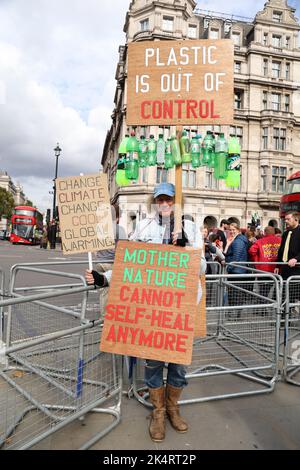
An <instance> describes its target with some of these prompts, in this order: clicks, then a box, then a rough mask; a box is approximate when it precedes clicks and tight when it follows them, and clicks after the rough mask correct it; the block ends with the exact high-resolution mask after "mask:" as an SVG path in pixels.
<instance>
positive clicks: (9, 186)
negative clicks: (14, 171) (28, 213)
mask: <svg viewBox="0 0 300 470" xmlns="http://www.w3.org/2000/svg"><path fill="white" fill-rule="evenodd" d="M0 188H3V189H5V190H6V191H7V192H8V193H10V194H11V195H12V196H13V198H14V200H15V205H16V206H21V205H24V204H25V201H26V197H25V195H24V193H23V188H22V186H21V185H20V183H17V184H15V183H14V182H13V181H12V179H11V177H10V176H9V175H8V174H7V172H6V171H1V170H0ZM5 229H7V219H6V218H5V217H2V219H0V230H5Z"/></svg>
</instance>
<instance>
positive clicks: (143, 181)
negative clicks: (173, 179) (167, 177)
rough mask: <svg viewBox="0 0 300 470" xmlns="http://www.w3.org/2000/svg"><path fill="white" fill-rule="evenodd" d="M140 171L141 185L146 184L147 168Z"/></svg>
mask: <svg viewBox="0 0 300 470" xmlns="http://www.w3.org/2000/svg"><path fill="white" fill-rule="evenodd" d="M141 170H142V183H148V168H141Z"/></svg>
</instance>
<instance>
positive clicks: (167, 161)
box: [165, 138, 174, 170]
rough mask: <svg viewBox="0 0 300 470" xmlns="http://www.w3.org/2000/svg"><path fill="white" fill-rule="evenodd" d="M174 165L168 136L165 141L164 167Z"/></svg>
mask: <svg viewBox="0 0 300 470" xmlns="http://www.w3.org/2000/svg"><path fill="white" fill-rule="evenodd" d="M173 167H174V158H173V155H172V151H171V139H170V138H169V139H168V140H167V142H166V153H165V169H166V170H170V169H171V168H173Z"/></svg>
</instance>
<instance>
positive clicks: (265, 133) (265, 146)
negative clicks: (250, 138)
mask: <svg viewBox="0 0 300 470" xmlns="http://www.w3.org/2000/svg"><path fill="white" fill-rule="evenodd" d="M268 134H269V129H268V127H263V135H262V145H263V150H267V149H268Z"/></svg>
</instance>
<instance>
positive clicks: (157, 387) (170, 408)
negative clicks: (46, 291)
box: [86, 183, 206, 442]
mask: <svg viewBox="0 0 300 470" xmlns="http://www.w3.org/2000/svg"><path fill="white" fill-rule="evenodd" d="M153 198H154V204H155V215H154V216H153V217H148V218H145V219H143V220H142V221H140V222H139V223H138V224H137V226H136V229H135V232H134V233H133V235H132V236H131V237H130V240H132V241H140V242H144V243H145V242H146V243H158V244H165V245H174V246H175V245H176V246H181V247H185V246H192V247H194V248H199V249H202V246H203V241H202V235H201V232H200V230H199V227H197V226H196V224H195V223H194V222H192V221H191V220H188V219H183V224H182V230H181V231H180V232H175V230H174V209H175V187H174V185H173V184H171V183H160V184H159V185H157V186H156V187H155V189H154V194H153ZM205 269H206V262H205V258H204V257H203V256H202V258H201V267H200V271H201V272H200V274H203V273H205ZM111 275H112V271H107V272H106V273H104V274H100V273H97V272H96V271H88V270H87V271H86V280H87V283H88V284H95V285H98V286H100V287H104V286H107V285H109V281H110V279H111ZM164 366H165V363H164V362H163V361H157V360H153V359H151V360H146V367H145V383H146V385H147V386H148V388H149V394H150V401H151V403H152V405H153V412H152V418H151V422H150V427H149V432H150V437H151V439H152V440H153V441H154V442H161V441H163V440H164V438H165V414H167V416H168V418H169V420H170V422H171V424H172V426H173V427H174V428H175V429H176V431H178V432H181V433H184V432H187V430H188V425H187V423H186V422H185V421H184V420H183V419H182V417H181V416H180V413H179V406H178V400H179V398H180V395H181V393H182V390H183V388H184V387H185V386H186V385H187V381H186V378H185V376H186V369H185V367H184V366H183V365H182V364H174V363H168V366H167V368H168V374H167V384H166V388H165V387H164V381H163V369H164Z"/></svg>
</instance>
